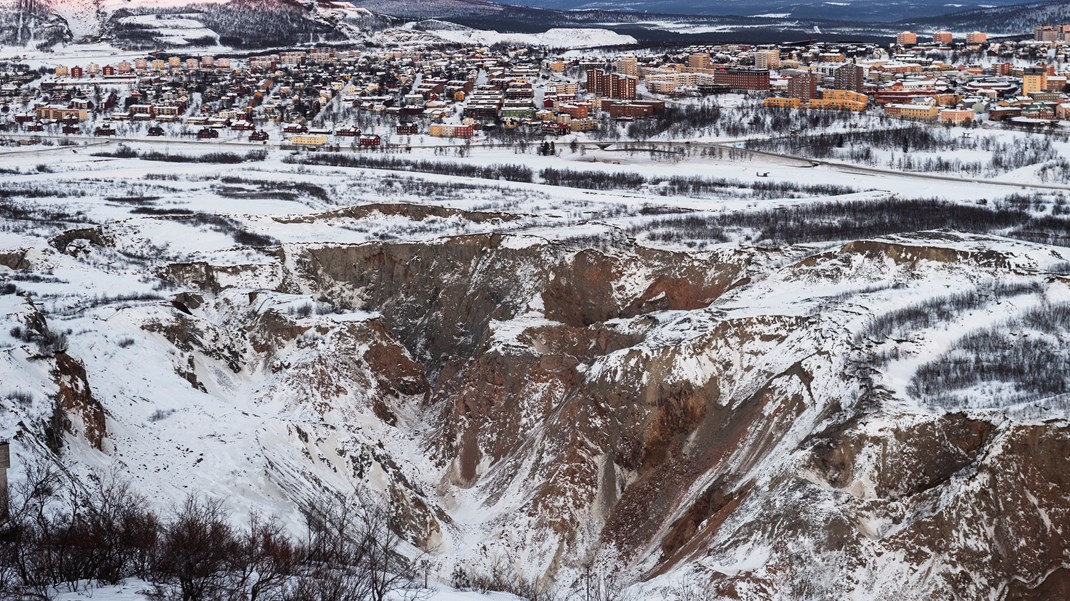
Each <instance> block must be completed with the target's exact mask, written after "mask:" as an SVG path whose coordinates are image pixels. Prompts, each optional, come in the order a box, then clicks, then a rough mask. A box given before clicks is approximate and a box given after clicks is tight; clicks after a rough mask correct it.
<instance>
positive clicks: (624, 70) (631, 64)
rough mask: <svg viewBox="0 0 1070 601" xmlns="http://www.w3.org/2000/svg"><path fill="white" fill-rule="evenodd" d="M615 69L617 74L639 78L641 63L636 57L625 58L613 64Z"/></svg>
mask: <svg viewBox="0 0 1070 601" xmlns="http://www.w3.org/2000/svg"><path fill="white" fill-rule="evenodd" d="M613 68H614V69H616V70H617V73H620V74H621V75H630V76H632V77H639V62H638V61H637V60H636V59H635V57H634V56H625V57H623V58H621V59H620V60H618V61H617V62H615V63H613Z"/></svg>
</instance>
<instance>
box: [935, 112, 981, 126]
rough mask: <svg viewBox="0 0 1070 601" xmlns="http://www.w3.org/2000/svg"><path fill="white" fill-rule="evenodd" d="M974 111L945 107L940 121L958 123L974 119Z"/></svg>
mask: <svg viewBox="0 0 1070 601" xmlns="http://www.w3.org/2000/svg"><path fill="white" fill-rule="evenodd" d="M973 117H974V115H973V111H971V110H969V109H943V110H942V111H940V123H950V124H952V125H958V124H961V123H967V122H969V121H973Z"/></svg>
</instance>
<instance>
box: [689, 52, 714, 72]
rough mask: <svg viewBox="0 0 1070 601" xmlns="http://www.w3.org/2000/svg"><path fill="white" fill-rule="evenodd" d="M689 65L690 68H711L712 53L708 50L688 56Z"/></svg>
mask: <svg viewBox="0 0 1070 601" xmlns="http://www.w3.org/2000/svg"><path fill="white" fill-rule="evenodd" d="M687 67H688V68H689V69H709V68H710V55H709V53H708V52H696V53H695V54H692V55H690V56H688V57H687Z"/></svg>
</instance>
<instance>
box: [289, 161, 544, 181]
mask: <svg viewBox="0 0 1070 601" xmlns="http://www.w3.org/2000/svg"><path fill="white" fill-rule="evenodd" d="M285 161H286V162H287V163H299V164H303V165H327V166H330V167H358V168H362V169H385V170H388V171H422V172H424V173H434V174H436V175H454V176H460V177H475V178H480V179H492V180H505V181H510V182H531V181H532V179H533V178H534V172H533V171H532V170H531V168H529V167H525V166H524V165H501V164H499V165H487V166H485V167H484V166H480V165H468V164H464V163H442V162H438V161H426V160H409V159H399V158H394V157H385V156H364V155H356V156H346V155H343V154H316V155H312V156H307V157H302V158H300V159H296V158H291V157H287V158H286V159H285Z"/></svg>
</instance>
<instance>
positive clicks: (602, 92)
mask: <svg viewBox="0 0 1070 601" xmlns="http://www.w3.org/2000/svg"><path fill="white" fill-rule="evenodd" d="M638 84H639V78H637V77H630V76H627V75H624V76H621V75H618V74H616V73H606V72H605V71H602V70H601V69H595V70H593V71H588V72H587V92H588V93H590V94H594V95H595V96H605V97H607V98H618V99H621V100H634V99H635V97H636V87H637V86H638Z"/></svg>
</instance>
